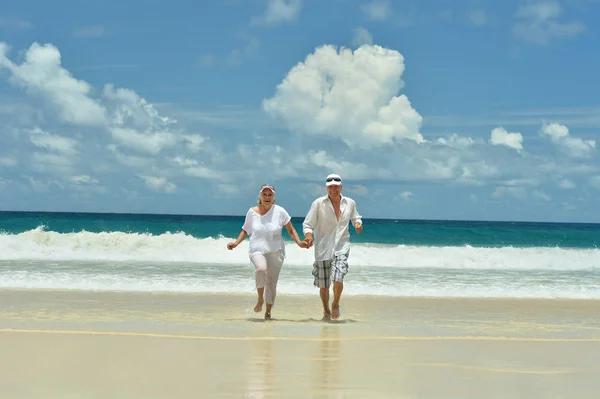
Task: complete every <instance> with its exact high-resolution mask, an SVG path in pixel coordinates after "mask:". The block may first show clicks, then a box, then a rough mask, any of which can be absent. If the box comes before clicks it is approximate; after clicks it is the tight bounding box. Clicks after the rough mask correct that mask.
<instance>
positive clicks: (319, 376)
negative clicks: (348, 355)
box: [311, 324, 343, 399]
mask: <svg viewBox="0 0 600 399" xmlns="http://www.w3.org/2000/svg"><path fill="white" fill-rule="evenodd" d="M339 338H340V327H339V326H336V325H332V324H325V325H323V327H322V328H321V341H320V343H319V345H317V346H316V347H315V349H316V350H317V353H315V356H314V358H313V367H311V368H312V369H313V373H314V374H315V375H314V376H313V381H314V385H313V389H312V391H313V396H312V397H313V398H319V399H321V398H323V399H325V398H341V397H342V391H341V388H343V387H341V386H340V385H341V384H340V381H339V378H340V375H339V371H340V367H341V366H342V362H341V357H340V345H341V341H340V339H339Z"/></svg>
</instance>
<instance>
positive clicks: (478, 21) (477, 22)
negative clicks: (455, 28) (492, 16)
mask: <svg viewBox="0 0 600 399" xmlns="http://www.w3.org/2000/svg"><path fill="white" fill-rule="evenodd" d="M469 22H470V23H471V25H473V26H483V25H485V24H486V23H487V15H486V13H485V10H471V11H469Z"/></svg>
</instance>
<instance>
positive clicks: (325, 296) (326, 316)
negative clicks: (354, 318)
mask: <svg viewBox="0 0 600 399" xmlns="http://www.w3.org/2000/svg"><path fill="white" fill-rule="evenodd" d="M319 295H320V296H321V302H322V303H323V320H331V310H330V309H329V287H325V288H320V289H319Z"/></svg>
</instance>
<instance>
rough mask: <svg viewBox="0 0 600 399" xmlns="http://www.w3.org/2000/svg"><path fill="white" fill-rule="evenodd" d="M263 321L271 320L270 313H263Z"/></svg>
mask: <svg viewBox="0 0 600 399" xmlns="http://www.w3.org/2000/svg"><path fill="white" fill-rule="evenodd" d="M265 320H271V312H267V313H265Z"/></svg>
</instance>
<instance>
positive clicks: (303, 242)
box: [298, 241, 309, 248]
mask: <svg viewBox="0 0 600 399" xmlns="http://www.w3.org/2000/svg"><path fill="white" fill-rule="evenodd" d="M298 246H299V247H300V248H309V246H308V243H307V242H306V241H298Z"/></svg>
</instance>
